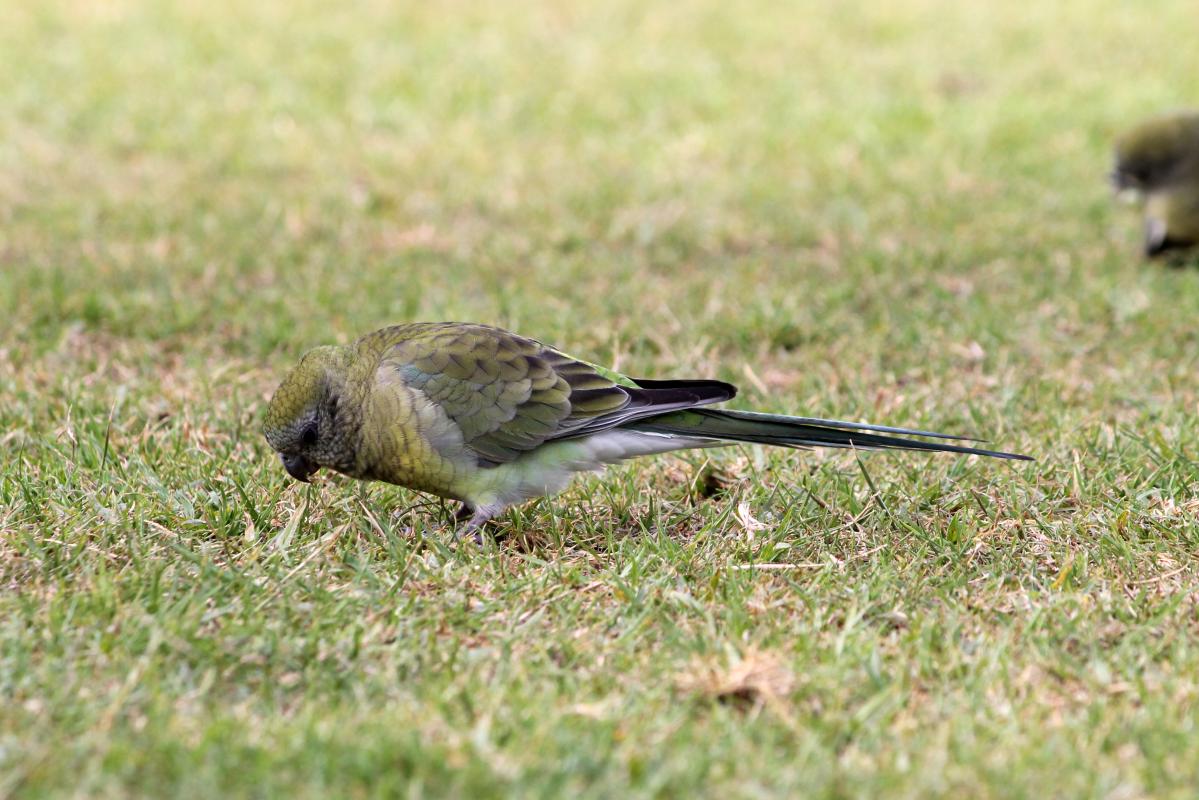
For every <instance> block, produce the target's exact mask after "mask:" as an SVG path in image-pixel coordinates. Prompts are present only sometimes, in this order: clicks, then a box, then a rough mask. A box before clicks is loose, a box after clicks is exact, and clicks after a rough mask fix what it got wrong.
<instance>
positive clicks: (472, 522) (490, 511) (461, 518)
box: [454, 503, 499, 545]
mask: <svg viewBox="0 0 1199 800" xmlns="http://www.w3.org/2000/svg"><path fill="white" fill-rule="evenodd" d="M497 511H499V509H498V508H496V507H494V506H479V507H477V508H472V507H471V506H470V505H468V504H467V503H463V504H462V507H461V508H459V509H458V510H457V511H456V512H455V513H454V522H455V523H456V524H459V525H461V523H463V522H465V523H466V524H465V525H461V527H458V528H455V530H454V538H455V539H457V540H458V541H462V537H463V536H467V535H469V536H470V537H471V538H472V539H474V542H475V544H478V545H481V544H483V526H484V525H486V524H487V521H488V520H489V519H491V518H492V517H493V516H495V513H496V512H497Z"/></svg>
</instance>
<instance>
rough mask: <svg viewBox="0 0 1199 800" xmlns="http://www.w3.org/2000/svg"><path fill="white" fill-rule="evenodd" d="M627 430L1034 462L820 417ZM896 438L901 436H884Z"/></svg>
mask: <svg viewBox="0 0 1199 800" xmlns="http://www.w3.org/2000/svg"><path fill="white" fill-rule="evenodd" d="M621 427H622V428H626V429H629V430H636V431H645V432H647V433H658V434H666V435H669V436H685V437H688V438H692V439H694V438H699V439H711V440H717V441H727V442H746V443H749V444H769V445H778V446H781V447H797V448H808V447H844V448H854V449H858V450H925V451H932V452H940V453H964V454H967V455H975V456H990V457H992V458H1009V459H1015V460H1017V461H1032V460H1033V459H1032V458H1031V457H1030V456H1025V455H1019V454H1017V453H1003V452H1000V451H998V450H984V449H982V448H978V447H969V446H966V445H960V444H945V443H943V442H926V441H922V440H920V439H908V438H900V437H908V436H927V437H932V438H936V439H950V440H955V441H977V440H974V439H969V438H967V437H964V436H950V435H948V434H944V433H933V432H931V431H917V430H909V429H907V428H890V427H886V426H884V425H867V424H864V423H860V422H843V421H840V420H835V419H817V418H815V417H789V416H786V415H783V414H761V413H756V412H752V411H726V410H724V409H712V408H693V409H688V410H685V411H671V412H667V413H665V414H662V415H660V416H656V417H650V418H648V419H639V420H636V421H634V422H632V423H630V424H627V425H622V426H621ZM884 434H896V435H890V436H888V435H884Z"/></svg>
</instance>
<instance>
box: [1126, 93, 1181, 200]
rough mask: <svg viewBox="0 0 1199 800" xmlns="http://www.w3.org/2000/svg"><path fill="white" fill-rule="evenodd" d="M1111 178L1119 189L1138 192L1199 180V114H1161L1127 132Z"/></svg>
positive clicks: (1149, 191) (1142, 192)
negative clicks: (1182, 181) (1183, 181)
mask: <svg viewBox="0 0 1199 800" xmlns="http://www.w3.org/2000/svg"><path fill="white" fill-rule="evenodd" d="M1111 179H1112V183H1113V184H1114V186H1115V188H1116V190H1117V191H1118V192H1127V191H1131V192H1136V193H1138V194H1148V193H1151V192H1154V191H1157V190H1161V189H1165V188H1167V187H1169V186H1170V185H1171V184H1172V183H1175V182H1177V181H1178V180H1180V179H1187V180H1190V179H1199V113H1188V114H1174V115H1171V116H1165V117H1158V118H1156V119H1151V120H1149V121H1147V122H1143V123H1141V124H1140V125H1138V126H1136V127H1135V128H1133V129H1132V130H1130V131H1128V132H1127V133H1125V134H1124V135H1123V136H1121V137H1120V138H1119V139H1118V140H1117V141H1116V164H1115V169H1114V170H1113V171H1112V175H1111Z"/></svg>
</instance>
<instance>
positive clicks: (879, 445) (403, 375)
mask: <svg viewBox="0 0 1199 800" xmlns="http://www.w3.org/2000/svg"><path fill="white" fill-rule="evenodd" d="M736 394H737V389H736V387H734V386H733V385H731V384H728V383H725V382H723V381H718V380H706V379H693V380H649V379H641V378H636V379H633V378H627V377H625V376H623V375H620V374H619V373H616V372H614V371H612V370H608V369H605V368H603V367H600V366H597V365H595V364H591V363H588V362H586V361H582V360H580V359H577V358H573V357H571V356H569V355H566V354H565V353H563V352H562V351H560V350H558V349H555V348H554V347H551V346H548V345H545V344H542V343H541V342H539V341H537V340H535V339H530V338H527V337H524V336H520V335H518V334H516V333H512V332H510V331H507V330H504V329H503V328H498V327H492V326H489V325H482V324H474V323H465V322H415V323H408V324H401V325H395V326H392V327H388V328H383V329H381V330H377V331H374V332H372V333H368V334H366V335H364V336H362V337H361V338H359V339H358V340H357V341H355V342H353V343H351V344H347V345H325V346H320V347H315V348H313V349H311V350H309V351H308V352H306V353H305V354H304V355H303V356H302V357H301V358H300V361H299V363H298V364H296V365H295V366H294V367H293V368H292V369H291V371H290V372H288V373H287V375H286V376H285V377H284V378H283V381H282V382H281V383H280V384H279V386H278V388H277V389H276V390H275V392H274V394H273V396H272V397H271V399H270V403H269V405H268V407H267V410H266V414H265V418H264V422H263V434H264V435H265V437H266V440H267V442H268V443H269V444H270V446H271V448H272V449H273V450H274V451H275V452H276V453H277V454H278V456H279V458H280V460H281V461H282V462H283V467H284V469H286V471H287V473H288V474H289V475H290V476H291V477H292V478H294V479H295V480H297V481H303V482H308V481H309V479H310V478H311V477H312V475H313V473H315V472H316V471H318V470H319V469H321V468H322V467H323V468H327V469H330V470H333V471H335V472H339V473H342V474H344V475H347V476H349V477H351V478H357V479H360V480H365V481H384V482H386V483H390V484H395V485H398V486H403V487H406V488H409V489H414V490H417V491H419V492H424V493H428V494H432V495H436V496H438V497H442V498H446V499H450V500H456V501H459V502H460V503H461V506H460V507H459V508H458V511H457V513H456V514H455V517H454V519H455V523H457V524H458V525H462V524H463V523H465V524H464V526H462V527H460V528H459V529H458V530H456V531H455V535H456V536H459V537H460V536H461V535H463V534H466V533H469V534H472V535H473V536H474V538H475V539H476V541H478V540H479V531H480V529H481V528H482V527H483V526H484V525H485V524H486V523H487V522H488V521H489V520H490V519H491V518H492V517H494V516H495V515H496V514H498V513H500V512H501V511H503V510H504V509H505V508H507V507H509V506H512V505H515V504H518V503H522V502H524V501H526V500H530V499H532V498H536V497H542V496H548V495H553V494H556V493H557V492H559V491H561V490H562V489H564V488H565V487H566V485H567V484H568V483H569V482H570V481H571V479H572V477H573V476H574V475H575V474H576V473H579V472H585V471H596V470H600V469H602V468H603V467H604V466H606V465H609V464H612V463H615V462H618V461H621V460H623V459H628V458H633V457H636V456H644V455H651V454H655V453H666V452H670V451H673V450H685V449H690V448H707V447H720V446H725V445H730V444H733V443H749V444H764V445H779V446H782V447H790V448H801V449H804V448H817V447H836V448H857V449H861V450H921V451H939V452H949V453H962V454H972V455H980V456H991V457H994V458H1002V459H1016V460H1025V461H1027V460H1031V459H1030V457H1029V456H1025V455H1019V454H1015V453H1004V452H998V451H993V450H983V449H978V448H975V447H970V446H966V445H961V444H949V443H947V442H946V441H939V442H929V441H923V440H920V439H910V438H900V437H911V436H921V437H931V438H935V439H941V440H957V441H974V440H967V439H966V437H960V436H950V435H947V434H940V433H932V432H927V431H919V430H909V429H905V428H893V427H886V426H882V425H868V424H864V423H858V422H842V421H838V420H829V419H817V418H810V417H792V416H785V415H781V414H766V413H760V412H753V411H734V410H728V409H716V408H710V406H712V405H714V404H716V403H723V402H725V401H728V400H731V399H732V398H733V397H734V396H736Z"/></svg>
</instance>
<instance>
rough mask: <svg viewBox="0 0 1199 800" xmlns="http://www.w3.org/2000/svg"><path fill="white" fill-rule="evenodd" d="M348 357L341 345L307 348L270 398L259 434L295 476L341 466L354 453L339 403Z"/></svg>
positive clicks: (303, 477) (300, 478)
mask: <svg viewBox="0 0 1199 800" xmlns="http://www.w3.org/2000/svg"><path fill="white" fill-rule="evenodd" d="M349 358H350V356H349V353H348V351H347V350H346V348H343V347H332V346H329V347H317V348H314V349H312V350H309V351H308V352H307V353H305V354H304V356H303V358H301V359H300V363H299V364H297V365H296V366H295V367H293V368H292V370H291V372H289V373H287V377H285V378H284V379H283V382H282V383H280V384H279V388H278V389H276V390H275V394H274V396H273V397H271V403H270V406H268V407H267V411H266V419H265V420H264V422H263V425H262V433H263V435H264V436H266V440H267V442H269V443H270V445H271V447H272V448H273V449H274V450H275V452H276V453H278V454H279V458H280V460H282V461H283V466H284V468H286V469H287V473H288V474H289V475H291V476H292V477H293V478H295V479H296V480H298V481H303V482H305V483H307V482H308V479H309V478H310V477H311V476H312V474H313V473H314V472H316V471H317V470H318V469H320V468H321V467H331V468H334V469H339V468H340V469H344V468H345V465H346V461H347V455H348V454H349V453H350V452H352V448H351V446H350V444H349V441H348V437H347V435H346V425H345V417H346V413H345V409H344V408H342V409H339V407H338V406H339V403H340V401H341V395H342V393H343V390H344V388H345V383H346V371H347V368H348V366H349Z"/></svg>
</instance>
